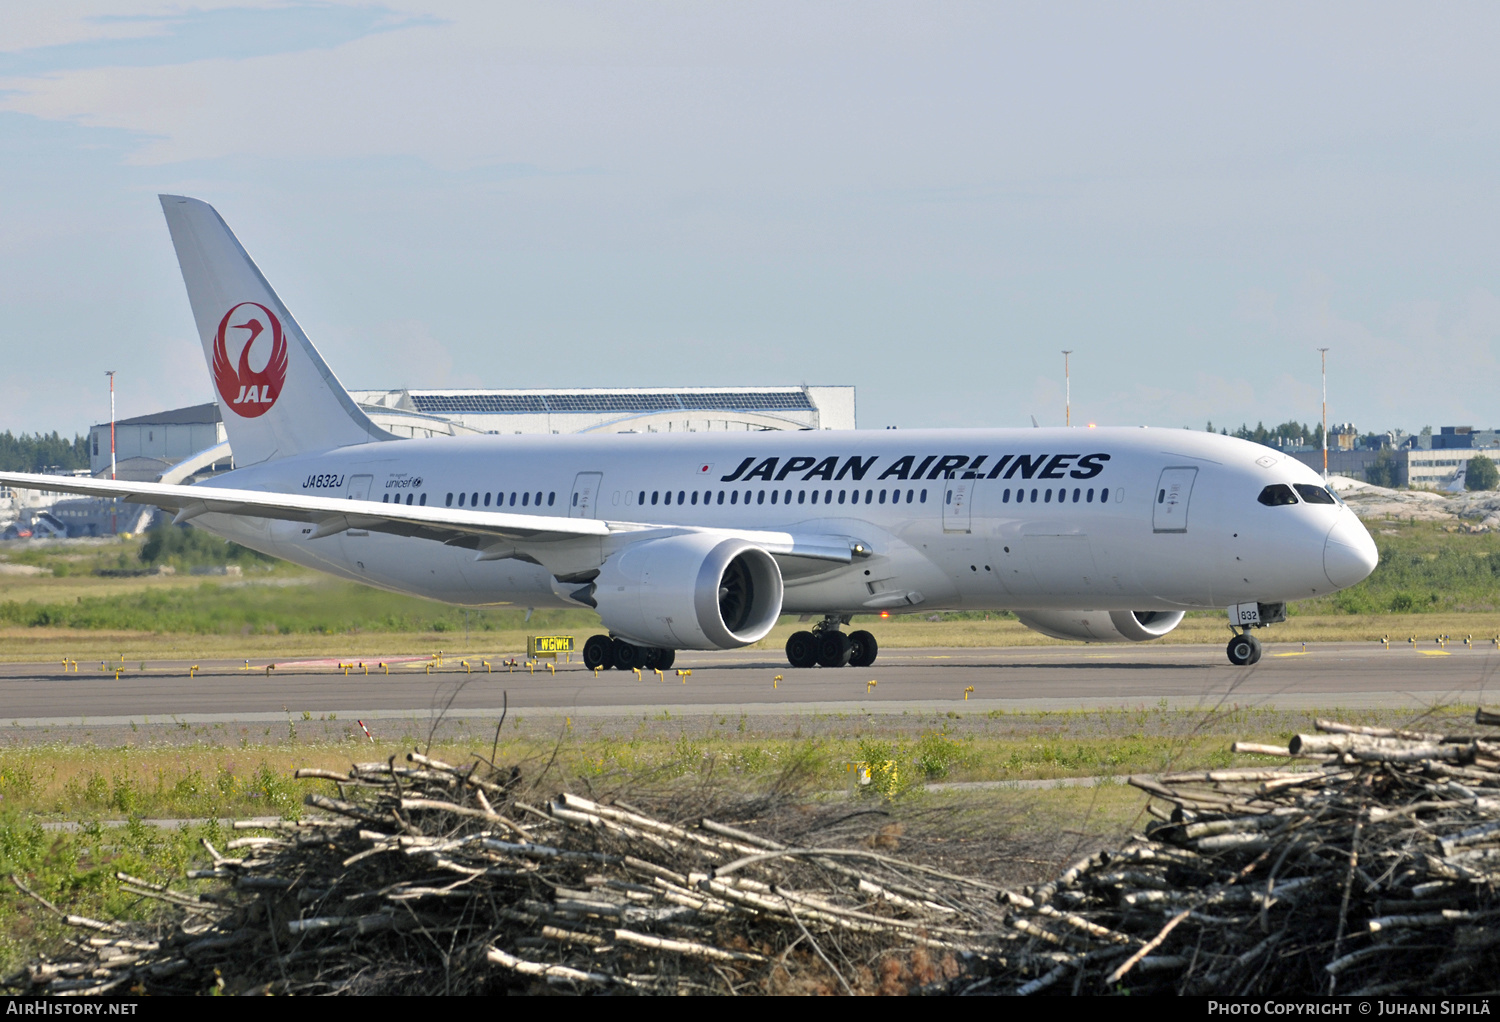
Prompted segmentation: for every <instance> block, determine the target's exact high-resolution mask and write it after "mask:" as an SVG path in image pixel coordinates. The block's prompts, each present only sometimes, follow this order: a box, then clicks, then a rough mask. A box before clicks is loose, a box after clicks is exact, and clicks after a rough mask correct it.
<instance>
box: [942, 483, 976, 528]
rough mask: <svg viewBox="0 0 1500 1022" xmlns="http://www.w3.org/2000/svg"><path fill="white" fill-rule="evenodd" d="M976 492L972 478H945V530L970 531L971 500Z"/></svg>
mask: <svg viewBox="0 0 1500 1022" xmlns="http://www.w3.org/2000/svg"><path fill="white" fill-rule="evenodd" d="M973 494H974V480H972V479H944V480H943V531H944V532H968V531H969V500H970V498H971V497H972V496H973Z"/></svg>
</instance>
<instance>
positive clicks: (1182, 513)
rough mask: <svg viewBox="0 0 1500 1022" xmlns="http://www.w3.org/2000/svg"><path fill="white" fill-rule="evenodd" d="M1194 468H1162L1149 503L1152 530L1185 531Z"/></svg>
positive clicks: (1194, 478)
mask: <svg viewBox="0 0 1500 1022" xmlns="http://www.w3.org/2000/svg"><path fill="white" fill-rule="evenodd" d="M1197 478H1198V470H1197V469H1196V468H1164V469H1162V470H1161V478H1160V479H1158V480H1157V482H1156V500H1155V502H1154V503H1153V504H1152V505H1151V531H1152V532H1187V525H1188V502H1189V501H1191V500H1192V498H1193V482H1194V480H1196V479H1197Z"/></svg>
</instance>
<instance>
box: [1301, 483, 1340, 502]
mask: <svg viewBox="0 0 1500 1022" xmlns="http://www.w3.org/2000/svg"><path fill="white" fill-rule="evenodd" d="M1296 487H1297V492H1298V493H1299V494H1301V495H1302V499H1303V500H1305V501H1307V502H1308V503H1309V504H1336V503H1338V501H1336V500H1334V499H1333V494H1331V493H1329V492H1328V491H1327V490H1325V489H1323V487H1321V486H1314V485H1313V484H1312V483H1297V484H1296Z"/></svg>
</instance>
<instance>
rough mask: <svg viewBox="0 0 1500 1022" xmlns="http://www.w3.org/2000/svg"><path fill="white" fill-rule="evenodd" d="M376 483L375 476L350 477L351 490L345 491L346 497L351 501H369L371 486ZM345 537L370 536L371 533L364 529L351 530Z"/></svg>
mask: <svg viewBox="0 0 1500 1022" xmlns="http://www.w3.org/2000/svg"><path fill="white" fill-rule="evenodd" d="M374 481H375V477H374V476H350V477H349V488H348V489H347V490H345V491H344V496H345V497H346V498H347V499H349V500H369V499H370V484H371V483H373V482H374ZM345 535H349V536H368V535H369V533H368V532H366V531H365V530H363V529H350V530H349V531H348V532H347V533H346V534H345Z"/></svg>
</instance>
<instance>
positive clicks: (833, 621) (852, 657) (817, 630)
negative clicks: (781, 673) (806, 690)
mask: <svg viewBox="0 0 1500 1022" xmlns="http://www.w3.org/2000/svg"><path fill="white" fill-rule="evenodd" d="M848 623H849V621H848V619H847V618H841V617H839V616H838V615H836V614H830V615H828V616H827V617H826V618H824V619H823V620H822V622H820V623H819V624H816V625H814V626H813V629H812V631H810V632H793V633H792V637H791V638H790V639H787V640H786V658H787V661H788V662H789V663H790V664H791V665H792V666H793V667H812V666H814V665H817V666H820V667H869V666H870V665H871V664H873V663H874V662H875V657H876V656H878V655H879V653H880V644H879V643H877V642H876V641H875V636H873V635H871V634H870V633H869V632H866V631H857V632H850V633H849V634H848V635H845V634H844V633H843V632H841V631H839V625H840V624H848Z"/></svg>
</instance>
